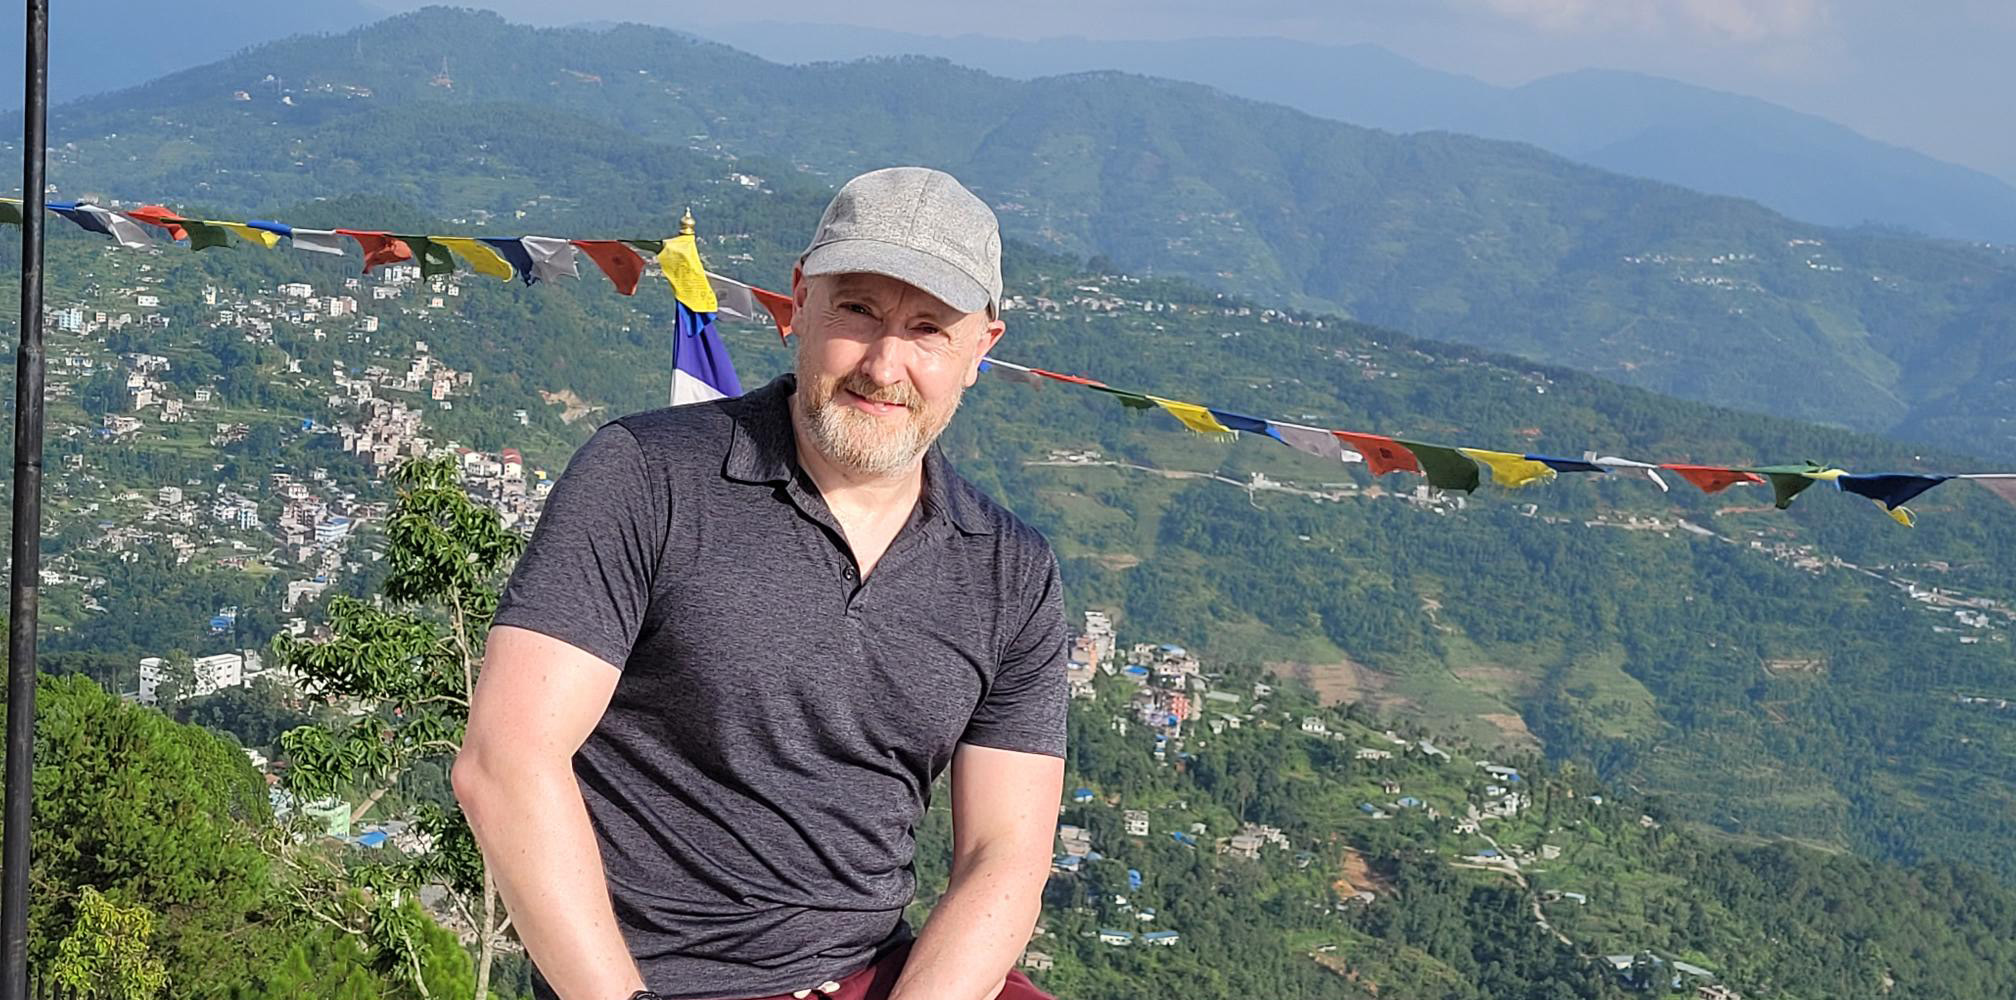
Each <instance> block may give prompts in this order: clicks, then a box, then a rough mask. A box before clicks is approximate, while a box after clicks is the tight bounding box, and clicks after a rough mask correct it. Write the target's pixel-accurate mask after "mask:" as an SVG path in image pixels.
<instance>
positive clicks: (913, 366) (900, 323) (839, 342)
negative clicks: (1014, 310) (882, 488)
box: [791, 273, 1002, 476]
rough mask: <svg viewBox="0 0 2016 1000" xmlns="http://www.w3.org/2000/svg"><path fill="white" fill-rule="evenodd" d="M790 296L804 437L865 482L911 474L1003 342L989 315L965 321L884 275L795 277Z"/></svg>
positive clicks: (967, 315) (966, 317) (969, 315)
mask: <svg viewBox="0 0 2016 1000" xmlns="http://www.w3.org/2000/svg"><path fill="white" fill-rule="evenodd" d="M791 292H792V297H793V298H795V299H796V300H797V318H796V319H795V320H794V321H793V323H792V333H793V334H794V335H795V336H797V338H798V365H797V371H798V396H799V400H800V406H801V407H802V408H803V413H804V416H805V418H806V419H805V431H806V436H807V437H808V438H810V439H811V441H812V443H813V445H814V446H815V447H817V448H818V449H819V451H820V453H821V454H822V455H824V456H825V458H826V459H827V460H828V461H830V462H833V463H834V464H836V465H839V466H841V467H843V468H846V469H849V470H851V471H853V472H855V473H858V474H861V475H868V476H889V475H896V474H899V473H902V472H904V471H907V470H908V469H910V468H911V467H912V465H913V464H914V463H915V462H916V461H917V460H918V459H919V458H921V457H922V456H923V454H924V450H925V449H927V448H929V447H930V446H931V442H933V441H935V440H937V438H938V435H939V433H940V432H941V431H943V430H944V429H945V425H946V424H948V423H950V422H951V421H952V413H953V411H955V410H957V409H958V408H959V397H960V396H961V395H962V394H963V393H964V392H965V391H966V387H967V386H970V385H972V384H973V381H974V379H975V378H977V377H978V375H979V371H980V367H979V366H980V359H981V358H983V357H985V356H986V354H987V352H988V351H989V350H990V349H992V348H993V346H994V342H995V341H997V340H999V339H1000V337H1001V331H1002V324H1001V322H1000V321H999V320H990V319H988V318H987V314H986V313H985V312H977V313H962V312H959V311H958V310H956V309H953V308H952V307H951V306H948V305H946V304H945V303H943V302H941V301H939V300H938V299H937V298H935V297H933V296H931V295H929V294H927V293H925V292H924V291H922V290H921V289H918V288H917V287H915V286H913V285H909V284H906V283H904V282H901V281H898V280H896V279H894V278H887V277H883V276H881V275H878V274H835V275H821V276H819V277H815V278H806V277H804V276H803V275H801V274H796V273H794V274H793V275H792V280H791Z"/></svg>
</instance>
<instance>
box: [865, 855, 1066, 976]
mask: <svg viewBox="0 0 2016 1000" xmlns="http://www.w3.org/2000/svg"><path fill="white" fill-rule="evenodd" d="M1041 860H1042V861H1043V862H1044V863H1043V864H1036V863H1033V862H1032V861H1031V860H1030V859H1029V858H1026V857H1023V858H1017V857H1014V856H1012V855H1010V854H1008V853H1006V852H1003V853H1002V854H999V855H995V856H989V855H988V854H986V853H984V852H976V853H975V856H974V857H973V858H972V859H970V860H969V861H968V862H967V863H966V864H964V865H958V864H955V865H954V867H953V872H952V881H951V885H950V887H949V888H948V889H947V890H946V893H945V898H943V899H941V900H939V901H938V905H937V907H935V908H934V909H933V910H932V911H931V919H930V920H928V921H926V922H925V924H924V931H923V933H921V934H919V935H918V936H917V944H916V945H915V946H914V947H912V948H911V949H910V957H909V959H908V960H907V961H906V962H905V963H904V966H903V974H902V976H901V977H899V978H898V979H897V981H896V989H895V991H894V992H892V993H890V994H889V1000H989V998H991V997H993V996H994V994H995V993H997V992H999V991H1000V989H1001V982H1002V980H1003V979H1004V978H1005V977H1006V976H1007V975H1008V973H1009V971H1010V970H1012V969H1014V967H1015V960H1016V959H1017V958H1019V957H1020V956H1021V954H1022V949H1023V948H1024V947H1025V946H1027V945H1028V943H1029V932H1030V931H1031V930H1032V929H1034V928H1035V926H1036V917H1037V916H1038V914H1040V913H1041V912H1042V909H1043V883H1044V882H1045V881H1046V880H1047V879H1048V878H1049V877H1050V872H1049V868H1048V865H1047V862H1048V860H1049V858H1048V856H1047V855H1046V856H1045V857H1044V858H1042V859H1041Z"/></svg>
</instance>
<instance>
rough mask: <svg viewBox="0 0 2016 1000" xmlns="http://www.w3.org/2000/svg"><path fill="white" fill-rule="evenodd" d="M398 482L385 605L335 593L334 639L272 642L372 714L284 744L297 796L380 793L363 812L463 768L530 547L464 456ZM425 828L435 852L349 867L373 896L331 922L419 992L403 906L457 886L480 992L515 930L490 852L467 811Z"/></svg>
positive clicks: (407, 467) (416, 922)
mask: <svg viewBox="0 0 2016 1000" xmlns="http://www.w3.org/2000/svg"><path fill="white" fill-rule="evenodd" d="M394 478H395V481H396V482H397V483H398V485H399V495H398V499H397V501H396V502H395V503H394V505H393V508H392V512H391V514H390V516H389V518H388V520H387V525H386V533H385V534H386V540H387V544H388V550H387V555H386V561H387V562H388V563H390V566H391V569H390V572H389V574H388V575H387V576H386V578H385V582H384V590H383V595H382V597H383V600H382V601H381V602H379V603H377V604H372V603H366V602H364V601H361V600H357V599H354V598H347V597H346V598H337V599H336V600H334V601H332V602H331V605H330V619H329V622H330V634H329V635H328V636H326V637H320V638H311V639H298V638H295V637H293V636H290V635H285V634H283V635H280V636H277V637H275V639H274V642H273V650H274V655H275V658H276V659H277V661H278V662H279V663H281V664H282V665H284V666H286V667H287V668H289V669H291V670H292V671H293V672H294V673H295V675H296V676H299V677H300V678H301V679H302V681H301V682H302V684H303V686H304V687H305V688H306V689H307V690H308V691H310V692H312V695H313V697H314V698H315V699H316V700H318V701H321V702H324V703H328V704H332V705H333V704H337V703H342V702H354V703H358V704H362V705H366V706H370V707H371V709H372V711H370V712H368V713H366V714H364V715H362V716H360V717H358V718H356V719H354V720H350V721H347V722H333V723H327V724H321V725H309V726H302V727H298V728H296V729H293V730H291V731H289V732H287V733H286V734H284V735H283V736H282V737H281V739H280V744H281V749H282V750H283V751H284V752H285V754H286V756H287V759H288V763H289V767H288V769H287V785H288V788H289V789H290V790H292V791H293V792H294V793H295V795H296V796H298V797H299V798H300V799H301V800H302V801H319V800H323V799H327V798H330V797H332V796H336V795H340V794H343V793H344V792H345V791H346V790H348V789H350V788H354V787H360V786H361V787H371V786H376V787H377V790H376V791H374V792H372V793H370V794H369V795H368V796H367V797H366V798H365V800H364V801H363V802H362V803H360V804H359V805H358V806H357V807H356V812H358V813H362V812H363V811H364V810H366V809H368V808H370V806H371V804H373V803H375V802H376V801H377V800H378V798H379V797H380V796H382V795H384V794H385V792H386V790H387V788H388V787H389V786H390V784H391V783H392V782H394V781H396V780H397V779H398V778H399V776H400V775H401V774H404V773H406V772H407V771H409V770H411V769H413V768H414V767H415V766H416V765H418V764H420V763H422V762H438V761H441V760H444V759H452V757H453V755H454V754H455V753H456V752H458V751H459V750H460V749H461V746H462V736H463V733H464V731H465V729H466V728H467V726H468V720H469V702H470V698H471V696H472V694H473V693H474V691H475V686H476V673H477V670H478V668H479V666H480V665H481V661H482V648H483V637H484V635H485V634H486V633H487V632H488V631H489V626H490V618H491V616H492V615H493V614H494V613H495V611H496V608H497V587H498V585H499V582H500V580H501V578H502V576H503V574H504V573H505V571H506V570H507V568H508V564H509V562H510V560H512V559H513V558H515V557H516V555H517V554H518V552H519V550H520V549H521V548H522V547H523V545H524V536H522V535H520V534H518V533H516V532H512V531H509V530H507V529H506V528H505V527H504V526H503V524H502V521H501V520H500V519H499V517H498V515H497V512H496V511H495V510H494V509H492V508H489V507H485V506H481V505H479V504H477V503H476V502H475V501H474V500H472V499H471V498H470V496H469V494H468V493H467V492H466V491H465V490H464V489H463V488H462V485H461V478H460V474H459V472H458V467H457V466H456V464H455V461H454V459H453V458H452V457H450V458H441V459H433V460H427V459H420V460H414V461H410V462H407V463H405V464H404V465H402V466H400V467H399V469H398V471H397V473H396V475H395V477H394ZM416 826H417V828H418V830H419V831H420V832H421V833H422V834H423V835H425V836H428V837H430V838H431V839H432V840H433V845H434V846H433V848H432V849H431V850H429V851H427V852H425V853H423V854H421V855H419V856H418V857H415V858H410V859H404V860H402V861H400V862H397V863H393V864H382V865H370V866H364V867H361V868H359V869H356V870H354V871H352V872H350V873H349V874H348V876H347V881H348V883H349V885H350V886H352V887H354V888H357V889H361V890H363V891H362V893H361V894H359V895H352V896H347V897H346V899H348V901H349V903H350V904H352V905H348V906H346V907H345V908H344V909H343V912H342V913H341V914H340V915H338V916H336V917H334V918H333V922H335V923H338V924H341V925H344V926H350V927H354V928H358V929H360V930H361V932H362V935H363V937H364V938H365V939H366V940H367V941H369V942H370V943H371V944H372V946H373V947H374V948H376V949H377V955H378V962H379V965H380V968H381V971H386V972H393V973H399V974H403V975H405V976H406V978H407V979H408V981H410V982H412V983H413V984H414V985H415V986H416V987H418V986H421V984H422V973H421V970H422V968H423V967H424V965H425V957H424V955H422V954H421V950H420V948H421V946H420V945H419V944H418V943H416V942H417V941H418V940H419V939H420V937H421V931H422V930H423V929H424V926H425V924H426V923H427V921H425V919H424V917H423V916H422V915H421V914H420V912H419V911H418V909H417V908H415V907H412V906H410V905H406V904H405V902H404V901H405V900H406V899H407V897H408V896H409V895H410V894H411V893H413V892H416V891H418V889H419V887H420V886H422V885H427V884H435V883H439V884H445V885H446V886H447V887H448V888H449V890H450V892H451V894H452V895H453V896H454V897H455V905H456V907H457V909H458V910H459V911H460V912H461V913H462V914H464V915H465V916H466V917H469V918H470V920H471V922H472V923H474V924H475V925H476V929H477V934H478V939H479V948H480V958H479V959H478V964H477V967H476V972H475V977H476V978H475V982H476V983H477V984H482V985H481V987H480V988H478V987H476V986H472V987H471V988H472V989H476V990H477V991H478V992H481V991H482V990H484V989H487V984H488V979H489V967H490V963H491V959H492V956H493V955H494V954H495V949H496V946H497V943H498V941H499V940H500V939H501V937H502V935H503V926H504V925H503V919H504V918H503V916H502V914H501V908H500V907H499V905H498V903H497V898H496V892H495V888H494V886H493V885H492V884H491V882H490V881H489V879H488V878H487V876H486V875H485V873H484V869H483V859H482V853H481V851H480V850H478V849H477V847H476V845H475V840H474V838H473V836H472V835H471V834H470V832H469V827H468V822H467V821H466V820H465V819H464V818H463V816H462V814H461V811H460V809H459V808H446V809H444V808H441V807H439V806H437V805H432V804H425V805H423V806H422V807H421V814H420V818H419V820H418V822H417V824H416ZM344 881H345V879H344V878H341V877H338V876H336V875H334V874H333V873H327V872H324V873H322V874H320V875H317V876H314V878H313V880H312V881H311V883H310V884H311V885H330V886H335V887H338V889H337V891H338V894H339V895H340V894H342V890H341V889H340V886H341V885H342V883H343V882H344ZM318 891H319V890H318ZM303 895H304V897H305V896H307V895H310V894H309V893H304V894H303ZM479 915H480V916H479Z"/></svg>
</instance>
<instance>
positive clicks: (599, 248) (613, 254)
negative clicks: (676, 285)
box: [570, 240, 644, 295]
mask: <svg viewBox="0 0 2016 1000" xmlns="http://www.w3.org/2000/svg"><path fill="white" fill-rule="evenodd" d="M570 242H572V243H573V244H574V245H575V246H577V247H580V248H581V252H582V253H585V254H587V255H588V259H589V260H592V261H594V262H595V266H596V267H599V268H601V269H602V273H603V274H606V275H608V276H609V283H610V284H612V285H615V286H616V290H617V291H619V292H622V293H623V294H625V295H635V294H637V282H639V281H641V280H643V278H644V258H642V257H639V256H637V251H635V250H632V249H630V248H629V247H627V246H624V245H623V243H622V242H621V241H619V240H572V241H570Z"/></svg>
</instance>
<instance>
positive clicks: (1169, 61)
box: [701, 22, 2016, 243]
mask: <svg viewBox="0 0 2016 1000" xmlns="http://www.w3.org/2000/svg"><path fill="white" fill-rule="evenodd" d="M701 34H703V35H705V36H706V37H709V38H712V39H715V40H717V41H722V42H726V43H728V44H730V45H734V46H736V47H737V48H741V49H744V50H746V51H749V52H752V53H755V54H756V55H760V56H763V57H764V58H766V59H774V60H778V61H780V62H793V63H807V62H821V61H834V60H844V59H860V58H867V57H874V56H894V55H924V56H933V57H937V58H942V59H949V60H951V61H952V62H954V63H957V64H959V65H961V66H970V67H973V68H974V69H980V70H985V71H987V72H989V73H994V74H997V75H999V76H1005V77H1008V78H1010V79H1017V80H1029V79H1035V78H1037V77H1043V76H1059V75H1064V74H1070V73H1083V72H1091V71H1097V70H1119V71H1122V72H1128V73H1138V74H1142V75H1146V76H1155V77H1164V78H1167V79H1172V80H1186V81H1189V82H1192V83H1201V84H1205V85H1207V86H1211V87H1215V88H1217V89H1219V90H1222V91H1224V92H1226V93H1228V94H1233V95H1237V96H1239V97H1246V98H1251V99H1253V100H1258V101H1266V102H1269V103H1273V104H1280V105H1283V106H1285V107H1291V108H1295V109H1296V110H1298V111H1306V112H1308V113H1309V114H1312V115H1316V116H1318V117H1321V118H1329V119H1333V120H1336V121H1341V122H1348V123H1350V124H1353V125H1363V126H1366V127H1369V128H1377V129H1385V130H1387V131H1392V132H1403V133H1404V132H1430V131H1443V132H1460V133H1464V134H1467V135H1475V136H1481V137H1483V138H1487V139H1505V140H1510V141H1513V142H1525V143H1531V144H1533V145H1535V146H1539V147H1540V148H1542V149H1545V150H1547V151H1548V152H1551V153H1555V154H1557V155H1560V156H1564V157H1567V158H1568V159H1571V160H1575V161H1577V162H1580V163H1586V164H1589V165H1590V166H1595V167H1602V168H1603V169H1605V170H1613V171H1616V172H1617V173H1620V174H1631V175H1633V176H1638V177H1647V178H1651V179H1653V180H1659V181H1665V182H1667V183H1669V184H1678V185H1680V186H1681V187H1687V188H1693V189H1694V190H1697V191H1705V192H1708V193H1711V194H1726V195H1733V196H1736V197H1739V198H1749V199H1751V200H1753V201H1756V202H1758V203H1760V204H1762V205H1765V206H1767V207H1769V208H1771V209H1772V210H1774V211H1777V212H1782V213H1784V214H1785V215H1788V216H1791V217H1792V218H1795V219H1799V220H1802V221H1805V222H1816V223H1820V224H1822V225H1827V226H1858V225H1864V224H1873V225H1878V226H1888V227H1893V228H1897V229H1901V230H1908V231H1915V232H1919V233H1923V234H1926V235H1929V236H1936V237H1942V238H1949V239H1960V240H1990V241H1995V242H2001V243H2008V242H2016V186H2012V185H2011V183H2010V181H2009V180H2007V179H2004V178H1998V177H1995V176H1993V175H1991V174H1988V173H1984V172H1982V171H1979V170H1974V169H1971V168H1968V167H1963V166H1959V165H1957V164H1953V163H1948V162H1945V161H1942V160H1938V159H1935V158H1933V157H1931V156H1927V155H1925V154H1923V153H1920V152H1917V151H1915V150H1911V149H1906V148H1903V147H1900V146H1896V145H1892V144H1890V143H1886V142H1882V141H1879V140H1876V139H1871V138H1869V137H1867V136H1864V135H1861V134H1859V133H1857V132H1855V131H1854V130H1853V129H1850V128H1848V127H1846V126H1843V125H1840V124H1837V123H1835V122H1832V121H1829V120H1827V119H1825V118H1822V117H1819V116H1817V115H1810V114H1805V113H1802V112H1798V111H1794V110H1792V109H1790V108H1786V107H1784V106H1782V105H1777V104H1773V103H1771V102H1768V101H1763V100H1759V99H1757V98H1754V97H1746V96H1742V95H1739V94H1732V93H1726V92H1723V91H1718V90H1713V89H1710V88H1707V87H1698V86H1694V85H1692V84H1687V83H1682V82H1680V81H1677V80H1672V79H1667V78H1664V77H1658V76H1649V75H1646V74H1642V73H1632V72H1626V71H1620V70H1606V69H1584V70H1577V71H1574V72H1569V73H1560V74H1555V75H1551V76H1546V77H1542V78H1540V79H1537V80H1533V81H1531V82H1528V83H1525V84H1521V85H1518V86H1512V87H1503V86H1496V85H1493V84H1489V83H1485V82H1484V81H1482V80H1478V79H1476V78H1474V77H1470V76H1465V75H1463V74H1460V73H1450V72H1445V71H1442V70H1436V69H1431V68H1429V67H1427V66H1423V65H1421V64H1420V63H1417V62H1414V61H1413V60H1410V59H1407V58H1406V57H1404V56H1401V55H1399V54H1397V53H1394V52H1392V51H1390V50H1388V49H1385V48H1381V47H1380V46H1377V45H1371V44H1358V45H1317V44H1313V43H1307V42H1297V41H1291V40H1288V39H1283V38H1196V39H1185V40H1181V41H1154V42H1148V41H1098V40H1091V39H1083V38H1046V39H1043V40H1041V41H1017V40H1013V39H1005V38H988V37H982V36H974V35H966V36H959V37H939V36H930V35H913V34H903V33H899V32H884V31H872V30H868V29H862V28H850V27H847V26H843V25H807V24H785V23H777V22H764V23H758V24H741V25H723V26H719V27H713V28H708V29H705V30H704V31H702V32H701Z"/></svg>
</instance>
